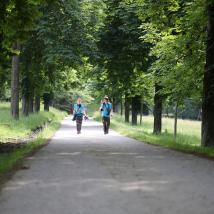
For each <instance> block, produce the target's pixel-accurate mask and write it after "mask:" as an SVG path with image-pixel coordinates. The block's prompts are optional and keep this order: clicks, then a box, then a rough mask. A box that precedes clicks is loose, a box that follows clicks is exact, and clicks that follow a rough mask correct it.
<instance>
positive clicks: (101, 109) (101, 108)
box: [100, 103, 103, 111]
mask: <svg viewBox="0 0 214 214" xmlns="http://www.w3.org/2000/svg"><path fill="white" fill-rule="evenodd" d="M100 111H103V103H101V106H100Z"/></svg>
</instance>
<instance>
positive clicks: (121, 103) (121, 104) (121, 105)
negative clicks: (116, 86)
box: [120, 97, 123, 116]
mask: <svg viewBox="0 0 214 214" xmlns="http://www.w3.org/2000/svg"><path fill="white" fill-rule="evenodd" d="M120 115H121V116H123V98H122V97H121V101H120Z"/></svg>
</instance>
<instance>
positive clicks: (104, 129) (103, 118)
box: [102, 117, 106, 134]
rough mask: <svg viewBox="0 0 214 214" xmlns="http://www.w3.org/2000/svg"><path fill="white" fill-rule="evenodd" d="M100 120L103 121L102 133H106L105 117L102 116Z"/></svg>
mask: <svg viewBox="0 0 214 214" xmlns="http://www.w3.org/2000/svg"><path fill="white" fill-rule="evenodd" d="M102 121H103V131H104V134H106V118H105V117H102Z"/></svg>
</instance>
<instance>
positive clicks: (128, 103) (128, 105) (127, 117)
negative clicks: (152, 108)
mask: <svg viewBox="0 0 214 214" xmlns="http://www.w3.org/2000/svg"><path fill="white" fill-rule="evenodd" d="M129 114H130V100H129V98H128V96H127V95H126V96H125V122H126V123H129Z"/></svg>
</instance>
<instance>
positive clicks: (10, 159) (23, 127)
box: [0, 104, 65, 178]
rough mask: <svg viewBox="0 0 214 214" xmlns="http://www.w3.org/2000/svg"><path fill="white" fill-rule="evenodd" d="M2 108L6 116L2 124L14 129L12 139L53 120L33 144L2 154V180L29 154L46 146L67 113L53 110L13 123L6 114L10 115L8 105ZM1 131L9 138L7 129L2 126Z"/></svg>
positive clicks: (1, 117)
mask: <svg viewBox="0 0 214 214" xmlns="http://www.w3.org/2000/svg"><path fill="white" fill-rule="evenodd" d="M0 106H1V107H0V110H2V109H4V110H3V111H4V113H5V115H4V116H2V114H1V116H0V119H1V123H2V121H4V122H6V123H8V124H9V125H10V127H12V130H13V134H10V136H11V137H14V136H16V133H17V136H19V137H22V136H24V135H26V134H28V133H29V132H30V130H31V128H34V127H36V126H38V125H41V123H43V122H45V121H47V120H50V119H51V122H50V124H49V125H48V126H47V127H46V128H45V129H44V130H43V131H42V132H41V133H40V134H39V136H38V137H37V139H35V140H34V141H33V142H31V143H29V144H26V146H24V147H22V148H21V149H18V150H16V151H14V152H12V153H9V154H0V178H2V177H4V174H5V173H6V172H8V171H10V170H12V169H13V168H14V166H16V165H17V163H19V162H21V161H22V160H23V158H24V157H26V156H27V155H28V154H30V153H32V152H33V151H35V150H36V149H38V148H40V147H41V146H42V145H44V144H45V142H46V141H47V139H49V138H50V137H51V136H52V135H53V134H54V133H55V131H56V130H57V129H58V128H59V125H60V121H61V120H62V119H63V118H64V116H65V113H64V112H61V111H58V110H56V109H54V108H51V109H50V112H41V113H39V114H32V115H31V116H30V117H29V118H23V117H21V119H20V121H12V120H11V118H10V117H9V116H8V115H6V113H7V114H8V111H9V109H8V105H7V104H0ZM1 130H4V136H5V137H8V136H7V135H6V133H7V131H8V130H7V128H5V127H4V128H3V129H2V126H1ZM21 132H24V133H21Z"/></svg>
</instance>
